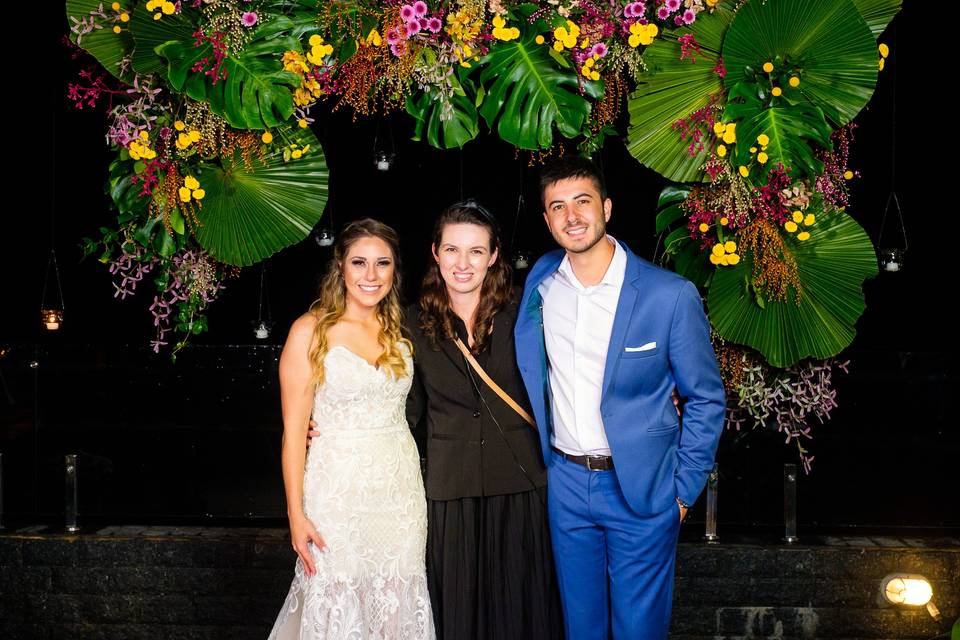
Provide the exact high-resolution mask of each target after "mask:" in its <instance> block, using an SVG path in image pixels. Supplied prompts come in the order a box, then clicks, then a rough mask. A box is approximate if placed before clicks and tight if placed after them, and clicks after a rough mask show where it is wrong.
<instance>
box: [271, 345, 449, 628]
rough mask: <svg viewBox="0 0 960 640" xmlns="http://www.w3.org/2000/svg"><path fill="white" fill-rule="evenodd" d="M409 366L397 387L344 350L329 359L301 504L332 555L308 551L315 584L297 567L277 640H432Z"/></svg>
mask: <svg viewBox="0 0 960 640" xmlns="http://www.w3.org/2000/svg"><path fill="white" fill-rule="evenodd" d="M401 349H405V346H404V345H401ZM406 360H407V371H408V375H407V376H405V377H403V378H400V379H394V378H393V377H392V376H391V375H390V374H389V373H387V372H386V371H383V370H381V369H378V368H376V367H374V366H372V365H371V364H370V363H368V362H367V361H366V360H365V359H363V358H361V357H360V356H358V355H356V354H354V353H353V352H351V351H349V350H348V349H346V348H345V347H333V348H331V349H330V351H329V352H328V353H327V356H326V359H325V360H324V364H325V367H326V380H325V383H324V384H323V385H322V386H320V387H319V388H318V389H317V393H316V396H315V398H314V402H313V419H314V420H315V421H316V422H317V424H318V426H319V430H320V434H321V435H320V436H319V437H318V438H316V439H314V441H313V444H312V446H310V448H309V450H308V452H307V461H306V470H305V472H304V480H303V493H304V500H303V502H304V509H305V512H306V515H307V517H308V518H309V519H310V521H311V522H313V524H314V525H315V526H316V528H317V532H318V533H319V534H320V535H321V536H322V537H323V539H324V541H325V542H326V544H327V547H328V548H329V552H328V553H320V552H319V551H318V550H317V549H316V548H314V546H313V545H311V549H312V551H313V558H314V562H315V564H316V568H317V574H316V575H315V576H313V577H308V576H307V575H306V573H305V572H304V568H303V564H302V563H301V561H300V560H299V559H298V560H297V564H296V569H295V574H294V579H293V585H292V586H291V587H290V593H289V594H288V595H287V599H286V602H284V605H283V609H282V610H281V612H280V615H279V617H278V618H277V621H276V623H275V624H274V627H273V631H272V632H271V633H270V640H308V639H309V640H313V639H320V638H323V639H332V638H343V639H349V640H367V639H383V640H388V639H389V640H408V639H409V640H420V639H432V638H434V629H433V616H432V614H431V611H430V596H429V594H428V592H427V578H426V571H425V551H424V550H425V545H426V539H427V511H426V508H427V507H426V499H425V497H424V491H423V481H422V479H421V476H420V461H419V456H418V454H417V447H416V444H415V443H414V441H413V437H412V436H411V435H410V429H409V427H408V425H407V421H406V416H405V405H406V397H407V392H408V391H409V390H410V383H411V379H410V374H411V373H412V371H413V364H412V361H411V359H410V358H409V357H407V358H406Z"/></svg>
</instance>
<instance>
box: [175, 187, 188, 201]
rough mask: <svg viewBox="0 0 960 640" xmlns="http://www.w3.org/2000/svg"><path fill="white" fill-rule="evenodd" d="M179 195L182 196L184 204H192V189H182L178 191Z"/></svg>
mask: <svg viewBox="0 0 960 640" xmlns="http://www.w3.org/2000/svg"><path fill="white" fill-rule="evenodd" d="M177 193H179V194H180V199H181V200H182V201H184V202H190V189H187V188H186V187H180V188H179V189H178V190H177Z"/></svg>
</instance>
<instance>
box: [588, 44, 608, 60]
mask: <svg viewBox="0 0 960 640" xmlns="http://www.w3.org/2000/svg"><path fill="white" fill-rule="evenodd" d="M590 55H591V56H600V57H601V58H602V57H603V56H605V55H607V45H605V44H603V43H602V42H598V43H597V44H595V45H593V49H591V50H590Z"/></svg>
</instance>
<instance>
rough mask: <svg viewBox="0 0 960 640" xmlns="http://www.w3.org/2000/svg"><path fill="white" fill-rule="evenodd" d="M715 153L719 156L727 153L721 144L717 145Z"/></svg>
mask: <svg viewBox="0 0 960 640" xmlns="http://www.w3.org/2000/svg"><path fill="white" fill-rule="evenodd" d="M717 155H718V156H720V157H721V158H722V157H724V156H725V155H727V148H726V147H725V146H723V145H722V144H720V145H717Z"/></svg>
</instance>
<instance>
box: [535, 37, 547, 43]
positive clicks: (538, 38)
mask: <svg viewBox="0 0 960 640" xmlns="http://www.w3.org/2000/svg"><path fill="white" fill-rule="evenodd" d="M533 41H534V42H536V43H537V44H543V43H544V42H546V41H547V39H546V38H544V37H543V36H537V37H536V38H534V40H533Z"/></svg>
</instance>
